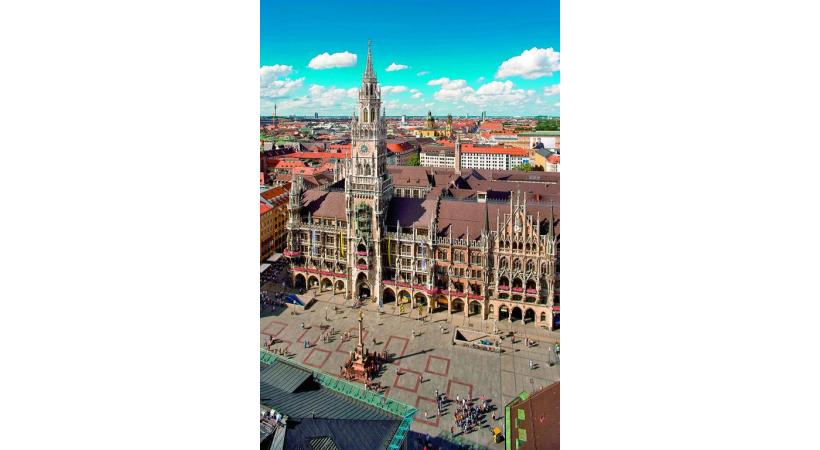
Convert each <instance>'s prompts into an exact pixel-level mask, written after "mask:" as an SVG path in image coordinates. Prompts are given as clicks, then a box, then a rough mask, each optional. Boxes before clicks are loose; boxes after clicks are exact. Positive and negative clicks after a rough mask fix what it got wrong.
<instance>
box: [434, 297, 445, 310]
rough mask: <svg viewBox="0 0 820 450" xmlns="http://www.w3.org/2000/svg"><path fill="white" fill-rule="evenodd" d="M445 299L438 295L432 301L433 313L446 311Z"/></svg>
mask: <svg viewBox="0 0 820 450" xmlns="http://www.w3.org/2000/svg"><path fill="white" fill-rule="evenodd" d="M447 303H448V301H447V297H445V296H443V295H439V296H438V297H436V299H435V300H434V301H433V312H439V311H447Z"/></svg>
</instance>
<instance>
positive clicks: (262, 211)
mask: <svg viewBox="0 0 820 450" xmlns="http://www.w3.org/2000/svg"><path fill="white" fill-rule="evenodd" d="M272 210H273V207H272V206H270V205H268V204H267V203H265V202H259V215H260V216H261V215H263V214H265V213H266V212H270V211H272Z"/></svg>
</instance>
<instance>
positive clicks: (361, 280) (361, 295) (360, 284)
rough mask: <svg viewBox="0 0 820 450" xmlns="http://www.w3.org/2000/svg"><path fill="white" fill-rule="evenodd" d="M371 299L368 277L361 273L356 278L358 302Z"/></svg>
mask: <svg viewBox="0 0 820 450" xmlns="http://www.w3.org/2000/svg"><path fill="white" fill-rule="evenodd" d="M370 297H371V293H370V283H368V282H367V275H365V274H364V273H360V274H359V276H358V278H356V300H366V299H369V298H370Z"/></svg>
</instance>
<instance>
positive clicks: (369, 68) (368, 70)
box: [363, 39, 376, 79]
mask: <svg viewBox="0 0 820 450" xmlns="http://www.w3.org/2000/svg"><path fill="white" fill-rule="evenodd" d="M371 43H372V42H371V41H370V39H368V40H367V65H366V66H365V69H364V77H363V78H372V79H376V74H375V72H373V54H372V51H371V48H370V47H371Z"/></svg>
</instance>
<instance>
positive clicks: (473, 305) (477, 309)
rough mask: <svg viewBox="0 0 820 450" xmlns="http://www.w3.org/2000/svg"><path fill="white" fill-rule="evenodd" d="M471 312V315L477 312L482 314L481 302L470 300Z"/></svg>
mask: <svg viewBox="0 0 820 450" xmlns="http://www.w3.org/2000/svg"><path fill="white" fill-rule="evenodd" d="M469 314H470V315H471V316H475V315H477V314H481V303H479V302H477V301H475V300H473V301H471V302H470V311H469Z"/></svg>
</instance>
